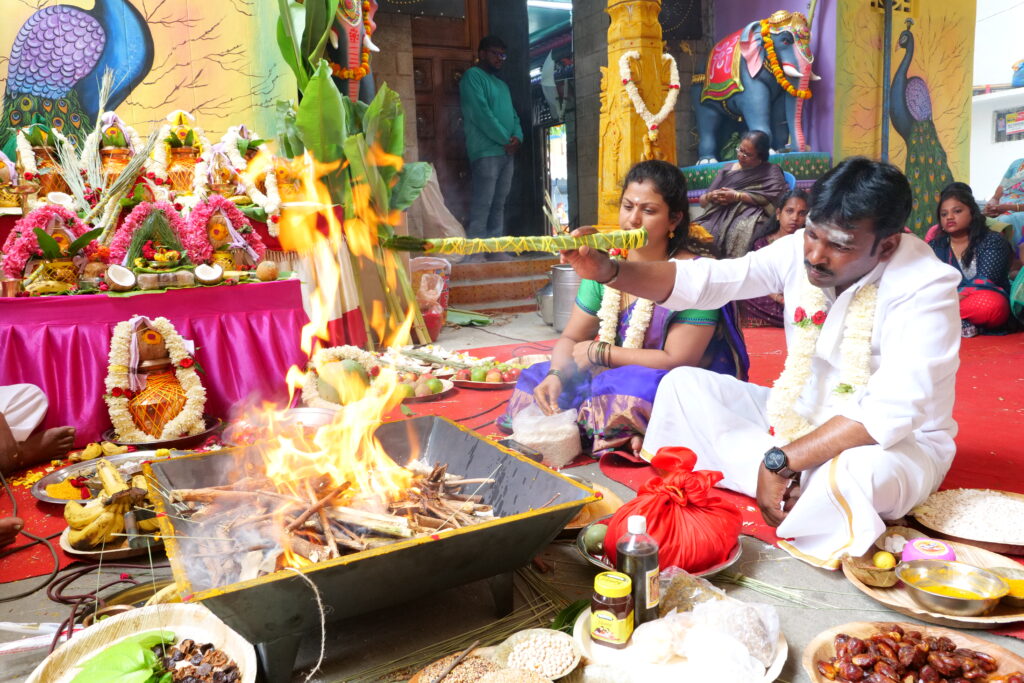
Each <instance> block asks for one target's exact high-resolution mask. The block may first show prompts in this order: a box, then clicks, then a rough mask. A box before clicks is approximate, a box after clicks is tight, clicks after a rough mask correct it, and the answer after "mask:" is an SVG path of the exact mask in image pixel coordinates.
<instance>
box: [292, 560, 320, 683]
mask: <svg viewBox="0 0 1024 683" xmlns="http://www.w3.org/2000/svg"><path fill="white" fill-rule="evenodd" d="M285 569H287V570H288V571H290V572H295V575H296V576H298V577H299V578H300V579H302V580H303V581H305V582H306V583H308V584H309V587H310V588H311V589H313V597H314V598H316V609H317V612H318V613H319V614H320V656H319V657H318V658H317V660H316V664H315V665H313V668H312V669H310V670H309V673H308V674H306V678H305V679H304V680H303V682H302V683H309V681H310V679H312V678H313V676H314V675H315V674H316V672H318V671H320V665H322V664H323V663H324V653H325V652H326V649H327V616H326V615H325V614H324V603H323V601H322V600H321V599H320V589H318V588H317V587H316V584H315V583H313V582H312V581H311V580H310V579H309V577H308V576H306V575H305V574H303V573H302V572H300V571H299V570H298V569H296V568H295V567H285Z"/></svg>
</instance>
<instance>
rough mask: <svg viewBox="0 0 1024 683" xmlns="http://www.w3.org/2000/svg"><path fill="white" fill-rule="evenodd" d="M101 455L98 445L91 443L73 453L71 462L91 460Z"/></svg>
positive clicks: (101, 449) (101, 451)
mask: <svg viewBox="0 0 1024 683" xmlns="http://www.w3.org/2000/svg"><path fill="white" fill-rule="evenodd" d="M101 455H103V448H102V447H101V446H100V445H99V444H98V443H91V444H89V445H88V446H86V447H85V448H83V449H82V450H80V451H74V452H73V453H71V456H70V460H71V462H82V461H83V460H92V459H93V458H98V457H100V456H101Z"/></svg>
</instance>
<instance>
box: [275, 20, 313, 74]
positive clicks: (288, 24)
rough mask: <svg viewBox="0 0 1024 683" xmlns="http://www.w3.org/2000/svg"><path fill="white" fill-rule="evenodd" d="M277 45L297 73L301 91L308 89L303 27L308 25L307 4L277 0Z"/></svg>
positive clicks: (289, 65) (287, 62)
mask: <svg viewBox="0 0 1024 683" xmlns="http://www.w3.org/2000/svg"><path fill="white" fill-rule="evenodd" d="M277 7H278V17H277V47H278V49H280V50H281V56H282V57H284V61H285V63H286V64H287V65H288V67H289V68H290V69H291V70H292V72H293V73H294V74H295V81H296V83H297V84H298V86H299V92H305V91H306V84H307V83H308V82H309V72H308V71H307V67H306V64H307V62H306V60H305V58H304V57H303V55H302V34H301V33H300V32H301V31H302V27H305V25H306V6H305V5H304V4H302V3H298V2H294V0H277Z"/></svg>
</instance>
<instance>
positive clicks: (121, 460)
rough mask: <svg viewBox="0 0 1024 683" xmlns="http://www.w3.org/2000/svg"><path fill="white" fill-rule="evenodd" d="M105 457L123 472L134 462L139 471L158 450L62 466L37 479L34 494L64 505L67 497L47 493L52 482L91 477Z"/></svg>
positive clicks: (82, 501) (46, 500)
mask: <svg viewBox="0 0 1024 683" xmlns="http://www.w3.org/2000/svg"><path fill="white" fill-rule="evenodd" d="M101 458H102V459H104V460H106V461H107V462H109V463H110V464H111V465H113V466H115V467H117V469H118V470H121V473H122V474H124V473H125V471H124V470H125V469H126V468H127V469H130V468H131V465H132V464H137V465H138V467H137V468H136V470H137V471H141V470H142V462H143V461H145V460H156V451H133V452H131V453H121V454H120V455H108V456H100V458H93V459H92V460H85V461H83V462H76V463H73V464H71V465H68V466H66V467H62V468H60V469H59V470H54V471H53V472H50V473H49V474H47V475H46V476H45V477H43V478H42V479H40V480H39V481H37V482H36V483H35V484H33V485H32V491H31V492H32V495H33V496H35V497H36V498H38V499H39V500H41V501H43V502H44V503H57V504H58V505H64V504H65V503H67V502H68V500H67V499H66V498H54V497H53V496H48V495H46V487H47V486H49V485H50V484H59V483H61V482H62V481H64V480H65V479H68V478H70V477H78V476H83V477H91V476H92V475H93V474H95V473H96V462H97V461H98V460H100V459H101ZM94 497H95V496H90V497H89V498H75V499H74V500H76V501H78V502H79V503H84V502H86V501H89V500H92V499H93V498H94Z"/></svg>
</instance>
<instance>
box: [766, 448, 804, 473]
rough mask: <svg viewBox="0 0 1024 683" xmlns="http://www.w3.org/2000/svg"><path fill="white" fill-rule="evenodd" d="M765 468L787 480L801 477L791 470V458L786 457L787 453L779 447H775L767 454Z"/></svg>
mask: <svg viewBox="0 0 1024 683" xmlns="http://www.w3.org/2000/svg"><path fill="white" fill-rule="evenodd" d="M764 468H765V469H766V470H768V471H769V472H774V473H775V474H777V475H779V476H780V477H785V478H786V479H798V478H799V477H800V473H799V472H797V471H796V470H792V469H790V468H789V458H787V457H786V451H784V450H782V449H781V448H779V447H778V446H773V447H772V448H769V449H768V450H767V452H765V454H764Z"/></svg>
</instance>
